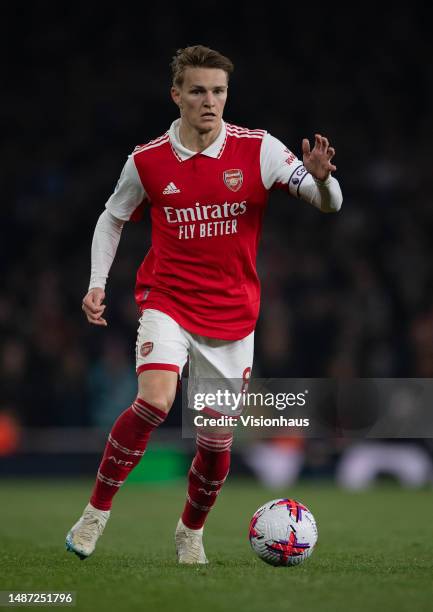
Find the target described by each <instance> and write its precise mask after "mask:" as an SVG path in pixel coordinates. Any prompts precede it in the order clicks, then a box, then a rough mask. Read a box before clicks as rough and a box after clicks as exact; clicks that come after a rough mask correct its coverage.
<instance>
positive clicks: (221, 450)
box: [182, 433, 233, 529]
mask: <svg viewBox="0 0 433 612" xmlns="http://www.w3.org/2000/svg"><path fill="white" fill-rule="evenodd" d="M232 441H233V434H231V433H229V434H201V433H200V434H197V453H196V455H195V457H194V459H193V462H192V464H191V469H190V471H189V472H188V494H187V497H186V503H185V508H184V510H183V513H182V521H183V524H184V525H186V526H187V527H189V528H190V529H200V528H201V527H203V525H204V522H205V520H206V517H207V515H208V514H209V511H210V510H211V508H212V506H213V505H214V503H215V501H216V497H217V495H218V493H219V492H220V489H221V487H222V486H223V484H224V481H225V479H226V478H227V475H228V473H229V468H230V447H231V445H232Z"/></svg>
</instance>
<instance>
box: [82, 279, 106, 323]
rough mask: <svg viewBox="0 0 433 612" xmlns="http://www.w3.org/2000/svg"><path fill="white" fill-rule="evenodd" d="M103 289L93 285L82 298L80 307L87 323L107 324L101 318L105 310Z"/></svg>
mask: <svg viewBox="0 0 433 612" xmlns="http://www.w3.org/2000/svg"><path fill="white" fill-rule="evenodd" d="M104 300H105V291H104V290H103V289H101V288H100V287H94V288H93V289H90V291H89V292H88V293H87V294H86V295H85V296H84V298H83V305H82V309H83V311H84V314H85V315H86V317H87V320H88V321H89V323H92V324H93V325H104V326H106V325H107V321H106V320H105V319H103V318H102V315H103V313H104V310H105V304H103V303H102V302H103V301H104Z"/></svg>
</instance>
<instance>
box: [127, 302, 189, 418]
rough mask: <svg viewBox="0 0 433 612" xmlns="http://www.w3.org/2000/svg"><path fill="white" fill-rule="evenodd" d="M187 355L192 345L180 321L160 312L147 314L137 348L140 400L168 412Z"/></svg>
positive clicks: (143, 316)
mask: <svg viewBox="0 0 433 612" xmlns="http://www.w3.org/2000/svg"><path fill="white" fill-rule="evenodd" d="M187 355H188V341H187V339H186V338H185V335H184V332H183V330H182V328H181V327H180V326H179V325H178V324H177V323H176V321H174V320H173V319H172V318H171V317H169V316H168V315H166V314H165V313H162V312H160V311H158V310H153V309H148V310H145V311H144V312H143V314H142V316H141V318H140V326H139V329H138V334H137V345H136V371H137V375H138V395H139V397H141V398H142V399H143V400H145V401H147V402H149V403H150V404H152V405H153V406H155V407H156V408H159V409H160V410H163V411H164V412H168V411H169V410H170V408H171V406H172V404H173V401H174V398H175V395H176V389H177V382H178V377H179V376H180V374H181V373H182V369H183V367H184V365H185V362H186V360H187Z"/></svg>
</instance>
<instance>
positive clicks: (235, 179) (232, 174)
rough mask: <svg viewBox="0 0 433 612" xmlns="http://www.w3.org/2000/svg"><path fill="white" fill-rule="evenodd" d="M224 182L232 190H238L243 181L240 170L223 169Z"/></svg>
mask: <svg viewBox="0 0 433 612" xmlns="http://www.w3.org/2000/svg"><path fill="white" fill-rule="evenodd" d="M223 177H224V183H225V184H226V187H228V188H229V189H231V190H232V191H239V189H240V188H241V187H242V183H243V182H244V176H243V174H242V170H224V174H223Z"/></svg>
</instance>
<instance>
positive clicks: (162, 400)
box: [138, 392, 174, 413]
mask: <svg viewBox="0 0 433 612" xmlns="http://www.w3.org/2000/svg"><path fill="white" fill-rule="evenodd" d="M138 397H139V398H140V399H142V400H143V401H145V402H147V403H148V404H150V405H151V406H153V407H154V408H157V409H158V410H162V412H166V413H168V412H170V408H171V407H172V405H173V401H174V398H172V397H169V396H167V395H164V394H152V393H149V392H147V393H146V392H142V393H138Z"/></svg>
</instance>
